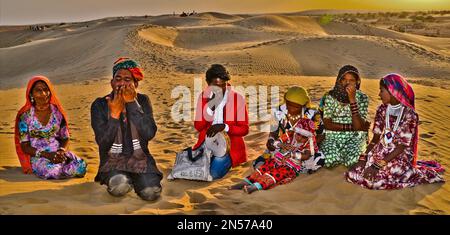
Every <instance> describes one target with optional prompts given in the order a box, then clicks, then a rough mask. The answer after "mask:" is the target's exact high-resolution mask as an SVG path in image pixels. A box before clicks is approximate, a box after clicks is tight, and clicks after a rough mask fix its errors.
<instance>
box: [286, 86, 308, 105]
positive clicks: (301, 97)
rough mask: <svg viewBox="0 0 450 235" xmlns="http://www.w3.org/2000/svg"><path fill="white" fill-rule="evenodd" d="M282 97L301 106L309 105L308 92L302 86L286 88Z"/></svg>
mask: <svg viewBox="0 0 450 235" xmlns="http://www.w3.org/2000/svg"><path fill="white" fill-rule="evenodd" d="M284 99H285V100H286V101H289V102H292V103H296V104H299V105H301V106H306V107H309V106H310V103H311V99H310V98H309V95H308V92H307V91H306V90H305V89H304V88H303V87H298V86H293V87H291V88H289V89H288V90H287V92H286V93H285V94H284Z"/></svg>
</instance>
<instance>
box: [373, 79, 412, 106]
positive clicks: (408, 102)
mask: <svg viewBox="0 0 450 235" xmlns="http://www.w3.org/2000/svg"><path fill="white" fill-rule="evenodd" d="M381 80H382V81H383V83H384V85H385V86H386V88H387V90H388V91H389V93H390V94H391V95H392V96H394V97H395V99H397V100H398V101H400V103H402V104H403V105H404V106H407V107H410V108H411V109H413V110H415V105H414V97H415V96H414V90H413V89H412V87H411V85H409V83H408V82H407V81H406V79H405V78H403V77H402V76H401V75H399V74H396V73H390V74H388V75H386V76H384V77H383V78H382V79H381Z"/></svg>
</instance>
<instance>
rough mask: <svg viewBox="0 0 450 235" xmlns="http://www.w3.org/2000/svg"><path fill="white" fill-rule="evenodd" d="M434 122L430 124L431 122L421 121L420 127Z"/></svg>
mask: <svg viewBox="0 0 450 235" xmlns="http://www.w3.org/2000/svg"><path fill="white" fill-rule="evenodd" d="M431 123H432V122H430V121H419V125H421V124H431Z"/></svg>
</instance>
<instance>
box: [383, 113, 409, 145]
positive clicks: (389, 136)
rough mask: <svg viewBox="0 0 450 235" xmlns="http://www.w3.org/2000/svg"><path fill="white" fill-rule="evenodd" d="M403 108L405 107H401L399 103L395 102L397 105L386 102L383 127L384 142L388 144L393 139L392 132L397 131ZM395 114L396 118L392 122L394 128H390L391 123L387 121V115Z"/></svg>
mask: <svg viewBox="0 0 450 235" xmlns="http://www.w3.org/2000/svg"><path fill="white" fill-rule="evenodd" d="M404 109H405V107H403V106H402V105H401V104H397V105H390V104H388V107H387V110H386V117H385V123H386V125H385V129H384V138H383V140H384V144H385V145H387V144H390V143H392V140H393V139H394V135H395V134H394V133H395V131H397V129H398V126H399V124H400V120H401V119H402V115H403V110H404ZM391 115H392V116H396V117H397V119H396V120H395V123H394V128H392V129H391V125H390V123H389V117H390V116H391Z"/></svg>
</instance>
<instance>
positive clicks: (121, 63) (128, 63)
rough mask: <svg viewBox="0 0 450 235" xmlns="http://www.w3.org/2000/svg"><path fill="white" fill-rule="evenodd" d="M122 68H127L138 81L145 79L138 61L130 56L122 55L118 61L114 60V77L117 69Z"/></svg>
mask: <svg viewBox="0 0 450 235" xmlns="http://www.w3.org/2000/svg"><path fill="white" fill-rule="evenodd" d="M120 69H126V70H128V71H130V72H131V74H132V75H133V77H134V79H136V81H141V80H142V79H144V75H143V74H142V71H141V69H140V68H139V65H138V63H136V61H134V60H132V59H130V58H128V57H120V58H119V59H117V60H116V62H114V67H113V77H114V76H116V73H117V71H119V70H120Z"/></svg>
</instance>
